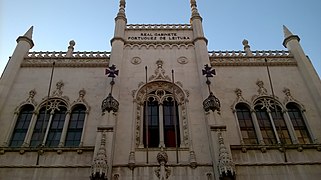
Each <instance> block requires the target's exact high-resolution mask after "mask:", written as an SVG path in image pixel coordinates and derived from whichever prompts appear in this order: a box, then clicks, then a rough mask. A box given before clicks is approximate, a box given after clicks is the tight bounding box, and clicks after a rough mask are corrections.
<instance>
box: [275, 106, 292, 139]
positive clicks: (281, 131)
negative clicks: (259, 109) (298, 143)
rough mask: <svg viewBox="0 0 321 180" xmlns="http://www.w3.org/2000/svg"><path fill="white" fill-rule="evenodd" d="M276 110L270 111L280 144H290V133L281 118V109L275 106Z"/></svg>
mask: <svg viewBox="0 0 321 180" xmlns="http://www.w3.org/2000/svg"><path fill="white" fill-rule="evenodd" d="M276 108H277V111H275V110H272V112H271V114H272V118H273V122H274V125H275V128H276V132H277V134H278V137H279V139H280V142H281V143H283V144H292V141H291V137H290V133H289V130H288V127H287V125H286V123H285V120H284V117H283V113H282V109H281V107H280V106H276Z"/></svg>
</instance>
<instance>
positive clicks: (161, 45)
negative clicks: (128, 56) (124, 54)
mask: <svg viewBox="0 0 321 180" xmlns="http://www.w3.org/2000/svg"><path fill="white" fill-rule="evenodd" d="M174 47H176V48H177V49H181V48H185V49H188V48H190V47H194V44H193V43H186V42H182V43H178V42H175V43H171V42H167V41H166V42H151V43H148V44H147V43H146V41H137V42H135V43H126V44H125V48H129V49H135V48H137V49H139V50H140V49H143V48H145V49H157V48H161V49H165V48H169V49H173V48H174Z"/></svg>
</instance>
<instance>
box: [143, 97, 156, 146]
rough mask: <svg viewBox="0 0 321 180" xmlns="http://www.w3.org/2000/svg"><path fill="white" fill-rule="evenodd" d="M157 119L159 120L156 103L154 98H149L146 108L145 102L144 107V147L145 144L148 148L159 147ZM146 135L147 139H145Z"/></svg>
mask: <svg viewBox="0 0 321 180" xmlns="http://www.w3.org/2000/svg"><path fill="white" fill-rule="evenodd" d="M146 109H147V119H148V122H146ZM158 118H159V105H158V101H156V100H154V98H149V100H148V102H147V108H146V102H145V107H144V128H143V129H144V132H143V133H144V134H143V137H144V138H143V141H144V146H145V147H147V143H148V147H158V145H159V119H158ZM146 123H147V124H146ZM147 126H148V127H147ZM146 127H147V128H146ZM146 135H147V137H148V138H146ZM147 139H148V142H147Z"/></svg>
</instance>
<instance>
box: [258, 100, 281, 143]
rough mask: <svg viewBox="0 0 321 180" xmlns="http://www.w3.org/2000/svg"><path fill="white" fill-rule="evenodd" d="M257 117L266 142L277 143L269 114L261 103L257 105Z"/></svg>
mask: <svg viewBox="0 0 321 180" xmlns="http://www.w3.org/2000/svg"><path fill="white" fill-rule="evenodd" d="M255 112H256V117H257V120H258V123H259V126H260V130H261V133H262V138H263V141H264V143H265V144H277V141H276V137H275V134H274V131H273V126H272V123H271V120H270V118H269V114H268V112H267V111H266V109H265V108H263V107H262V106H261V105H259V106H256V107H255Z"/></svg>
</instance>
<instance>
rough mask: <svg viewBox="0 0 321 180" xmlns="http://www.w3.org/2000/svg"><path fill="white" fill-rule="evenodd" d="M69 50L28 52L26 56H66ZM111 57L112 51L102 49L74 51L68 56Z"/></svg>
mask: <svg viewBox="0 0 321 180" xmlns="http://www.w3.org/2000/svg"><path fill="white" fill-rule="evenodd" d="M66 55H67V52H62V51H60V52H55V51H52V52H49V51H47V52H42V51H39V52H30V53H29V54H27V57H26V58H66ZM109 57H110V52H106V51H103V52H100V51H95V52H94V51H90V52H86V51H83V52H80V51H78V52H73V53H72V55H71V57H68V58H109Z"/></svg>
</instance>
